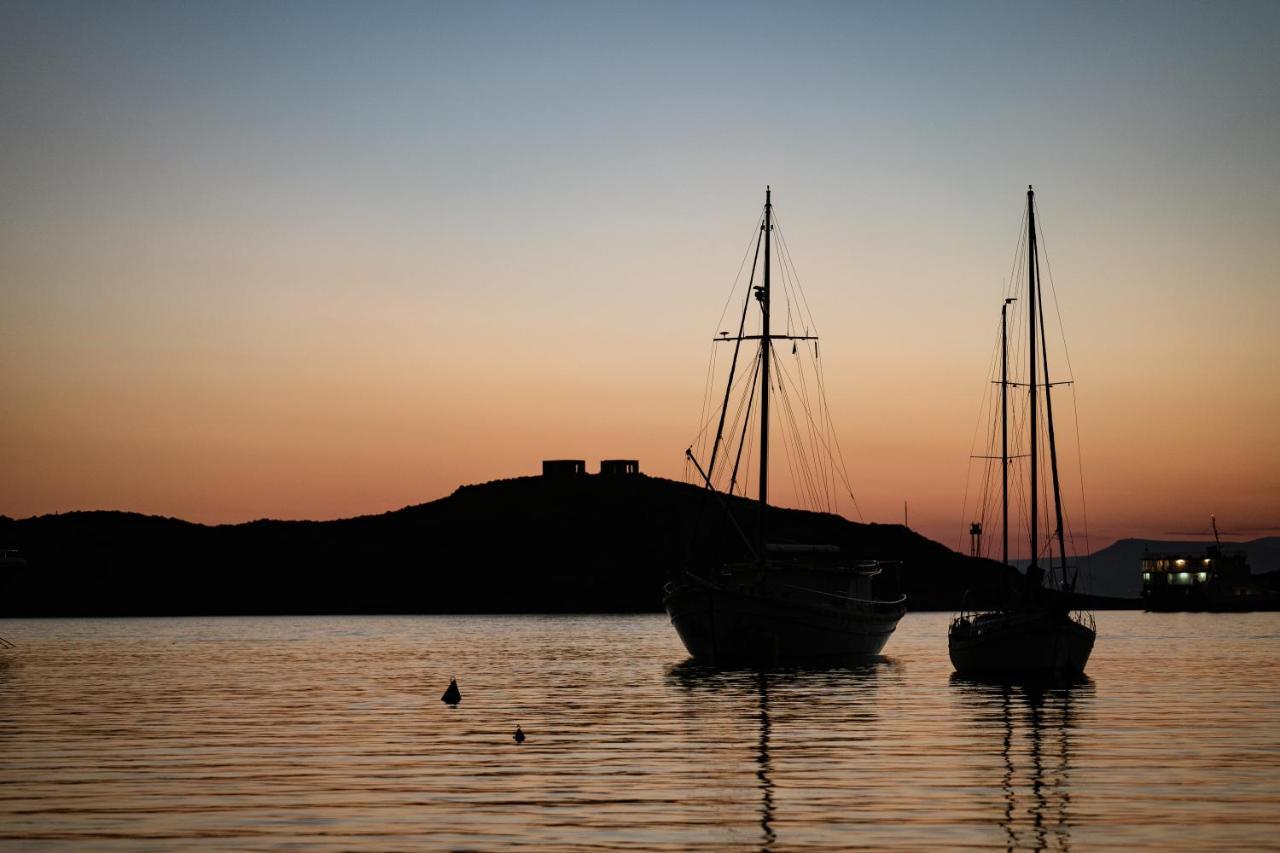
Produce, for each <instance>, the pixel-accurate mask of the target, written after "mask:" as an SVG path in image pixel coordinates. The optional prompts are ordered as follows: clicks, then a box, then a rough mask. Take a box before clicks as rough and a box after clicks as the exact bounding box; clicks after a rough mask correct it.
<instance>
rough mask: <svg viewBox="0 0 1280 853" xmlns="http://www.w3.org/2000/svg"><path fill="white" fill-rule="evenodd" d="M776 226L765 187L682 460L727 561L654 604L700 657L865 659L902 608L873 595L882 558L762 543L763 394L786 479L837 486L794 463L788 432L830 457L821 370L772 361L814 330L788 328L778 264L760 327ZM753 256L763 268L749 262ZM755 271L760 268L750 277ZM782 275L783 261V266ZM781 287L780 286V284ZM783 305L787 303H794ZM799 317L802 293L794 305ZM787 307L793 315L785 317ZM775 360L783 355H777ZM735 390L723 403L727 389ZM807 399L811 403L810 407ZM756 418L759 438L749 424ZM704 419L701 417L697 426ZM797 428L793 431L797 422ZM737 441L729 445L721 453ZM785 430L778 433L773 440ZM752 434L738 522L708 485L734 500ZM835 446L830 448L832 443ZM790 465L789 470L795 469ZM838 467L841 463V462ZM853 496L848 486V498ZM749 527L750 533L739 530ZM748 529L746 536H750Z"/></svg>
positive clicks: (765, 492)
mask: <svg viewBox="0 0 1280 853" xmlns="http://www.w3.org/2000/svg"><path fill="white" fill-rule="evenodd" d="M774 227H775V221H774V211H773V202H772V192H771V191H770V190H769V189H768V188H766V189H765V204H764V212H763V215H762V217H761V220H760V233H759V236H758V237H757V238H756V240H755V243H756V254H755V259H754V260H753V262H752V268H751V275H750V276H749V277H748V279H747V289H746V295H745V297H744V300H743V303H742V311H741V314H740V319H739V323H738V330H737V334H730V333H729V332H728V331H723V332H721V333H720V335H719V336H718V337H717V338H716V339H715V344H716V345H729V344H731V345H732V353H733V355H732V359H731V361H730V362H729V364H730V367H729V370H728V379H727V381H726V385H725V391H724V394H723V398H722V403H721V405H720V406H719V408H718V410H717V411H716V412H715V414H714V416H713V418H712V419H711V420H714V421H715V422H716V427H715V429H714V432H713V433H712V434H711V435H712V439H711V441H710V448H709V454H708V456H707V457H706V458H705V463H706V464H703V462H702V461H700V460H699V458H698V455H697V454H695V452H694V450H693V448H692V447H691V448H690V449H689V450H687V451H686V458H687V459H688V460H689V462H690V464H691V465H692V466H693V468H694V469H695V470H696V471H697V474H698V477H699V478H700V479H701V481H702V483H703V485H704V486H705V487H706V490H707V493H708V496H709V497H710V498H713V499H714V500H715V503H716V504H717V506H718V509H719V510H720V511H721V512H723V513H725V514H726V515H727V517H728V519H729V521H730V522H731V525H732V528H733V530H734V531H736V533H737V536H738V538H739V540H740V541H739V543H738V544H739V546H740V547H739V548H737V549H735V550H736V554H737V557H738V558H737V559H724V560H719V561H715V562H712V563H711V564H710V565H701V566H693V565H690V566H687V567H686V568H685V570H684V571H683V573H682V574H681V576H680V577H678V578H677V579H676V580H674V581H672V582H671V583H668V584H667V586H666V589H665V596H664V598H663V606H664V607H665V608H666V611H667V613H668V614H669V615H670V617H671V622H672V624H673V625H674V626H675V629H676V631H677V632H678V633H679V635H680V639H681V641H682V642H683V643H684V646H685V648H686V649H687V650H688V651H689V654H690V655H692V656H693V658H694V659H696V660H698V661H703V662H713V663H721V662H728V661H743V660H748V661H762V662H777V661H783V660H804V659H816V658H826V659H845V658H866V657H871V656H874V655H878V654H879V653H880V651H881V650H882V649H883V648H884V646H885V643H886V642H888V640H889V637H890V635H892V634H893V631H894V629H895V628H896V627H897V625H898V620H899V619H901V618H902V616H903V614H904V613H905V612H906V605H905V601H906V597H905V596H902V595H899V596H897V597H895V598H892V599H887V600H886V599H879V598H876V597H875V595H874V592H873V585H874V583H875V579H876V578H877V576H879V575H880V574H881V572H882V569H883V565H882V564H881V562H879V561H877V560H868V559H853V558H851V557H850V555H847V554H845V553H843V551H842V549H841V548H840V547H839V546H837V545H834V544H829V543H816V544H815V543H803V542H789V543H775V542H770V541H769V539H768V524H767V512H766V508H767V507H768V503H769V452H770V426H771V423H770V417H771V415H770V405H771V399H772V396H771V394H772V393H775V392H776V394H777V396H778V397H779V398H780V400H779V401H778V402H780V403H781V406H780V408H781V409H783V413H782V414H781V415H780V416H779V417H780V423H781V424H783V427H784V430H785V429H786V426H787V425H790V426H791V427H792V428H793V433H794V434H795V435H794V436H793V437H794V438H796V439H797V441H796V442H795V444H796V445H797V447H796V448H795V449H794V452H793V450H792V449H788V450H787V454H788V455H787V461H788V464H789V467H790V468H791V469H792V471H793V479H800V480H803V481H804V482H805V483H806V485H808V486H810V491H811V493H812V495H813V496H814V497H818V496H819V492H821V495H822V496H823V497H826V496H829V495H830V494H832V493H833V491H834V486H835V484H836V483H838V482H843V483H844V485H846V486H847V485H848V478H847V475H844V476H843V480H842V481H841V480H840V479H839V476H838V475H834V474H833V475H832V476H831V477H829V478H828V477H826V474H827V472H828V470H829V469H827V468H825V467H823V468H819V467H818V465H817V464H814V463H810V462H808V461H807V458H802V459H801V461H799V462H798V461H796V459H797V457H799V456H800V453H801V450H800V448H799V447H798V445H799V444H800V443H801V442H800V441H799V439H803V438H805V437H808V438H810V439H813V441H812V442H811V444H815V445H818V447H816V448H813V447H811V448H810V449H814V450H818V451H826V455H827V458H828V460H829V461H830V463H831V466H832V468H833V469H834V468H835V467H836V466H835V457H834V455H833V453H832V451H833V446H832V445H833V444H835V441H834V438H833V436H832V434H833V432H834V431H833V430H831V421H830V416H829V414H827V412H826V409H825V391H824V390H823V386H822V384H821V383H822V372H821V369H820V367H817V368H815V375H816V377H817V378H816V379H815V380H814V385H813V386H812V393H811V386H810V385H809V384H808V383H807V382H806V381H805V380H804V379H803V378H802V379H799V380H797V379H796V378H795V375H794V374H793V373H791V372H790V370H791V369H790V368H789V367H788V366H787V365H785V364H783V363H782V362H781V361H780V357H779V354H778V353H777V352H776V351H775V346H774V344H775V342H777V341H783V342H786V343H787V344H789V345H790V353H789V355H790V356H792V357H793V359H794V360H795V361H796V362H797V364H796V367H795V369H796V371H797V372H799V371H800V370H801V367H802V365H801V362H800V357H801V349H800V348H801V346H802V345H803V347H804V353H803V354H804V357H805V358H806V359H808V358H809V357H810V356H811V357H812V362H813V363H814V364H815V365H816V364H817V362H818V355H819V353H818V337H817V335H816V334H812V333H811V332H812V331H813V329H814V324H813V323H812V317H811V316H810V317H808V318H806V319H807V321H808V322H807V324H806V325H803V326H802V327H801V328H794V327H793V318H794V316H795V314H796V313H801V309H800V305H801V302H800V300H801V298H802V297H796V296H793V295H792V289H793V288H794V283H792V284H789V283H788V281H787V280H786V278H785V275H786V270H787V269H788V265H787V264H785V263H784V264H781V265H780V267H779V269H780V271H781V272H782V273H783V274H784V281H783V293H784V296H785V302H786V306H787V315H786V328H785V330H784V332H783V333H778V332H776V331H774V330H773V328H772V326H771V316H770V314H771V308H772V301H773V283H772V277H771V268H772V266H773V231H774ZM761 260H763V263H762V264H761V263H759V262H760V261H761ZM757 268H759V269H760V271H761V276H760V283H759V284H756V281H755V279H756V271H757ZM792 272H793V268H792ZM789 288H791V289H789ZM753 301H754V302H755V303H756V304H757V306H758V310H759V331H758V333H753V334H749V333H748V332H749V330H748V328H747V319H748V315H749V312H750V308H751V303H752V302H753ZM793 303H794V304H793ZM803 305H804V312H807V300H805V301H804V303H803ZM793 309H794V313H793ZM744 343H745V344H749V345H750V347H749V348H750V349H753V350H754V352H753V353H750V354H749V356H748V358H747V361H748V362H749V363H748V365H747V369H745V370H744V371H743V372H742V373H739V372H738V364H739V355H740V354H741V353H742V350H743V344H744ZM782 355H783V356H785V355H788V353H787V352H786V350H785V349H784V350H783V353H782ZM735 390H738V391H739V392H740V396H739V398H738V399H737V400H736V401H735V400H734V392H735ZM796 400H799V406H800V407H801V408H802V409H803V412H802V414H803V417H797V416H796V413H795V412H794V410H793V408H792V406H791V404H792V403H794V402H795V401H796ZM810 402H814V403H815V404H821V411H820V412H818V413H817V414H815V413H814V412H813V411H812V407H811V406H810ZM753 421H754V423H755V426H756V430H757V433H758V435H754V436H753V434H752V432H751V430H750V426H751V425H752V423H753ZM708 423H709V421H708ZM798 423H802V424H804V425H805V428H806V429H807V436H806V435H802V434H801V433H802V432H804V430H802V429H800V428H798V427H797V424H798ZM735 437H736V447H733V448H732V449H731V448H730V445H731V444H733V443H734V439H735ZM785 437H787V436H786V433H785V432H784V438H785ZM752 438H756V439H757V440H758V447H759V464H758V468H757V485H758V500H757V503H756V505H755V510H756V513H755V518H754V519H752V520H746V519H739V518H738V517H737V515H736V514H735V512H734V509H733V507H731V506H730V505H729V503H728V502H727V501H726V500H725V499H724V497H723V495H722V494H721V492H720V491H719V490H718V489H717V487H716V485H715V484H716V481H717V477H719V478H721V479H722V480H723V481H727V487H726V488H725V490H724V492H725V493H726V494H728V495H733V494H734V493H735V491H736V490H737V489H738V488H739V487H740V486H743V485H744V482H745V479H746V469H747V468H749V467H750V465H751V461H752V460H751V454H750V453H748V452H746V451H747V448H748V447H749V444H750V442H751V439H752ZM834 449H835V450H836V451H837V452H838V446H837V447H836V448H834ZM797 470H799V472H800V474H799V475H798V476H797V475H795V473H794V472H796V471H797ZM840 472H841V474H843V467H842V466H840ZM851 494H852V492H851V490H850V495H851ZM749 531H750V533H749ZM751 534H754V535H751Z"/></svg>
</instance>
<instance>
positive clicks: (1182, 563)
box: [1173, 560, 1187, 568]
mask: <svg viewBox="0 0 1280 853" xmlns="http://www.w3.org/2000/svg"><path fill="white" fill-rule="evenodd" d="M1173 564H1174V565H1175V566H1177V567H1178V568H1182V567H1183V566H1185V565H1186V564H1187V561H1186V560H1174V561H1173Z"/></svg>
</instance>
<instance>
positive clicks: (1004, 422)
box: [1000, 297, 1014, 566]
mask: <svg viewBox="0 0 1280 853" xmlns="http://www.w3.org/2000/svg"><path fill="white" fill-rule="evenodd" d="M1013 301H1014V300H1013V297H1010V298H1009V299H1006V300H1005V301H1004V304H1003V305H1001V306H1000V478H1001V480H1000V508H1001V510H1002V512H1003V513H1004V523H1003V525H1002V526H1001V530H1002V532H1003V534H1004V547H1003V549H1002V551H1001V562H1003V563H1004V564H1005V565H1006V566H1007V565H1009V335H1008V330H1009V303H1010V302H1013Z"/></svg>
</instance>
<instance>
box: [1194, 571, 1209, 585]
mask: <svg viewBox="0 0 1280 853" xmlns="http://www.w3.org/2000/svg"><path fill="white" fill-rule="evenodd" d="M1196 580H1198V581H1200V583H1205V582H1207V581H1208V580H1209V573H1208V572H1196Z"/></svg>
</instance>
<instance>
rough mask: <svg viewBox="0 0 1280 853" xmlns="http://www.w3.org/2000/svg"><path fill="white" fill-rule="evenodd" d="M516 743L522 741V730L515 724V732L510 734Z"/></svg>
mask: <svg viewBox="0 0 1280 853" xmlns="http://www.w3.org/2000/svg"><path fill="white" fill-rule="evenodd" d="M511 738H512V740H514V741H515V742H516V743H524V732H522V731H520V727H519V726H516V733H515V734H513V735H512V736H511Z"/></svg>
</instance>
